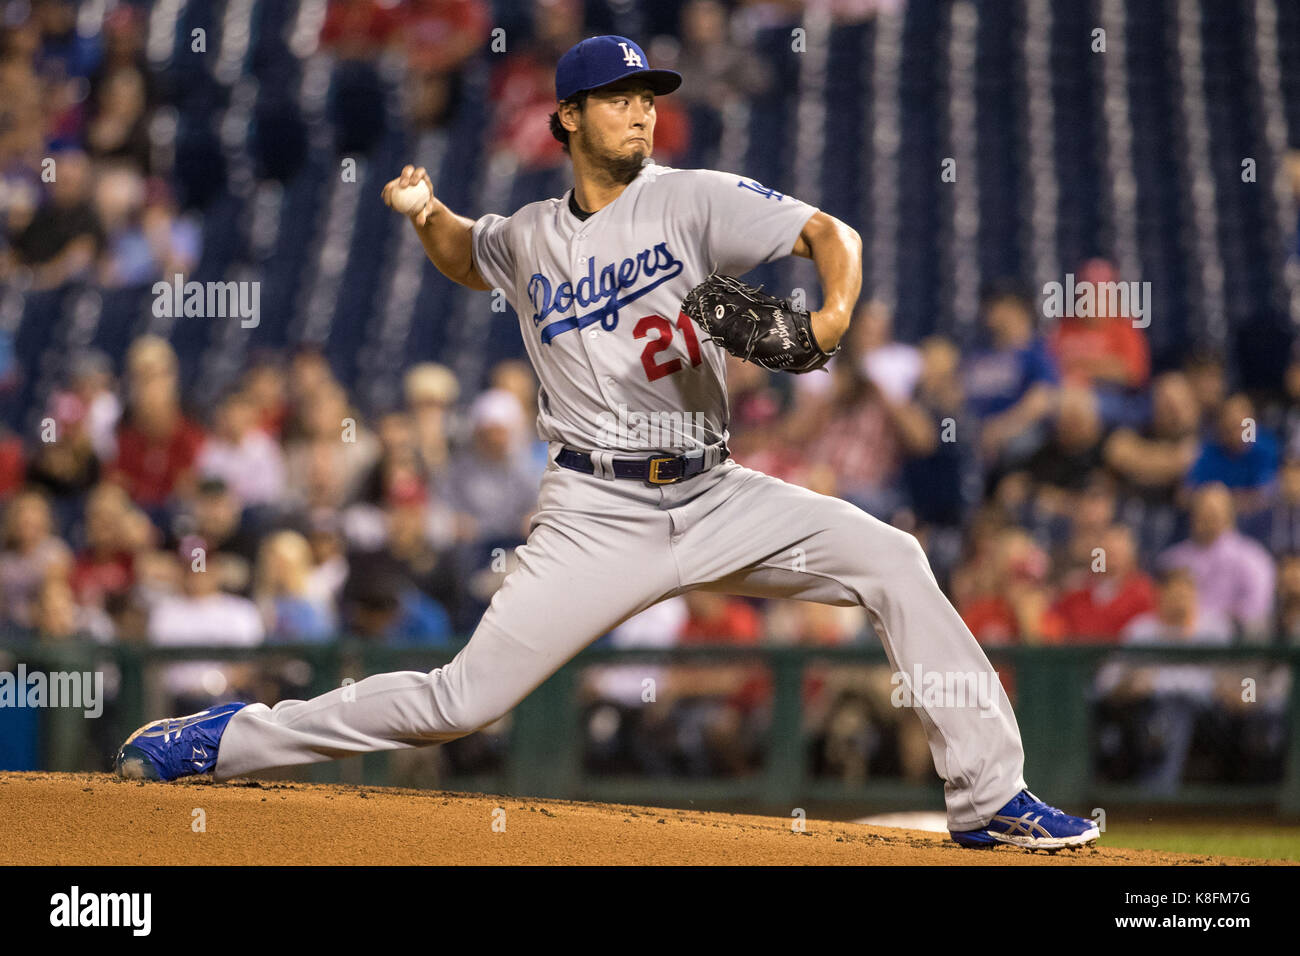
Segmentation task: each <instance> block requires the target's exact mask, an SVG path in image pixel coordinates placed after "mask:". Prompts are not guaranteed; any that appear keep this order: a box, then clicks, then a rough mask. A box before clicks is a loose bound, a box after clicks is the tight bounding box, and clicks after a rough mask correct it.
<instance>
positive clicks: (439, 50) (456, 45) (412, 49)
mask: <svg viewBox="0 0 1300 956" xmlns="http://www.w3.org/2000/svg"><path fill="white" fill-rule="evenodd" d="M490 24H491V18H490V17H489V15H488V10H487V6H486V5H485V4H484V3H482V0H412V2H411V3H410V5H409V7H406V8H405V9H404V16H403V18H402V39H403V42H404V44H405V46H406V62H407V65H408V66H409V67H410V68H411V69H412V70H414V71H416V72H418V73H451V72H455V71H456V70H458V69H460V66H461V64H462V63H464V62H465V61H466V60H467V59H469V58H470V56H472V55H473V53H474V51H475V50H476V49H478V47H479V46H481V45H482V43H483V41H484V40H486V39H487V35H488V29H489V27H490Z"/></svg>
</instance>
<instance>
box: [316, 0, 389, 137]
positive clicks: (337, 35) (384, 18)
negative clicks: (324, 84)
mask: <svg viewBox="0 0 1300 956" xmlns="http://www.w3.org/2000/svg"><path fill="white" fill-rule="evenodd" d="M401 28H402V12H401V10H400V9H399V8H398V7H397V6H396V5H394V4H390V3H383V2H380V0H330V3H329V7H328V8H327V11H326V14H325V22H324V24H323V25H322V27H321V32H320V44H321V46H322V47H323V48H325V49H326V50H328V51H329V52H330V53H332V54H333V55H334V58H335V64H334V71H333V76H332V78H331V82H330V92H329V118H330V122H331V125H332V127H333V128H334V134H335V148H336V150H337V151H338V154H339V155H341V156H342V155H350V154H366V153H368V152H369V151H370V149H371V148H372V147H373V146H374V145H375V143H376V142H378V140H379V137H380V136H381V135H383V131H384V117H385V115H386V113H387V111H386V109H385V104H384V100H385V89H384V84H383V82H382V80H381V79H380V74H379V71H378V69H377V63H378V62H379V60H380V58H381V57H382V56H383V55H384V54H385V53H386V52H388V50H389V49H391V48H393V47H394V46H395V45H396V41H397V39H398V37H399V35H400V31H401Z"/></svg>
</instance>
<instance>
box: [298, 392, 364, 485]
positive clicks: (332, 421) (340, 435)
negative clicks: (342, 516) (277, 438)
mask: <svg viewBox="0 0 1300 956" xmlns="http://www.w3.org/2000/svg"><path fill="white" fill-rule="evenodd" d="M309 400H310V402H311V404H309V405H307V406H306V407H304V408H302V409H301V413H300V414H301V420H300V421H301V427H302V434H301V437H299V438H295V439H292V440H290V441H289V442H288V444H287V449H286V452H285V462H286V467H287V477H288V483H289V486H290V487H291V488H293V489H295V490H298V489H308V491H309V495H308V500H309V501H310V502H311V503H312V504H313V505H317V504H328V505H333V506H334V507H341V506H342V505H343V504H345V503H346V502H349V501H352V500H354V499H355V498H356V496H357V495H358V493H359V492H360V489H361V484H362V482H363V481H364V480H365V477H366V475H367V474H368V473H369V471H370V469H371V468H372V467H374V464H375V462H376V461H377V460H378V458H379V454H380V445H379V440H378V439H377V438H376V437H375V435H374V433H373V432H371V431H370V429H369V428H367V427H366V426H365V424H364V423H363V422H362V419H361V416H360V415H359V414H358V413H357V412H356V411H355V410H354V409H353V408H352V407H351V404H350V402H349V400H348V395H347V392H345V391H344V390H343V387H342V386H340V385H338V384H337V383H336V382H334V381H333V379H332V378H331V379H329V380H328V381H326V382H323V383H322V384H320V385H319V386H317V387H316V388H315V390H314V391H313V392H312V393H311V397H310V399H309ZM321 479H327V481H328V485H324V484H322V483H321ZM313 487H315V488H316V489H318V490H325V494H324V495H323V496H322V498H321V499H320V500H313V499H312V498H311V496H310V490H311V489H312V488H313Z"/></svg>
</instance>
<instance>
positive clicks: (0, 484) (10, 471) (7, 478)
mask: <svg viewBox="0 0 1300 956" xmlns="http://www.w3.org/2000/svg"><path fill="white" fill-rule="evenodd" d="M26 472H27V466H26V463H25V462H24V459H23V442H22V439H21V438H19V437H18V436H17V435H14V434H3V433H0V500H3V499H5V498H8V497H9V496H10V495H12V494H13V493H14V492H16V491H17V490H18V489H19V488H21V487H22V486H23V476H24V475H25V474H26Z"/></svg>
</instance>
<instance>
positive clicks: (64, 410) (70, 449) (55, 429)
mask: <svg viewBox="0 0 1300 956" xmlns="http://www.w3.org/2000/svg"><path fill="white" fill-rule="evenodd" d="M89 412H90V409H89V408H88V407H87V405H86V403H85V402H84V401H83V400H82V399H81V397H80V396H79V395H77V394H76V393H74V392H65V391H60V392H55V393H54V394H53V395H52V396H51V397H50V403H49V406H48V407H47V409H46V419H45V422H48V425H47V424H46V423H45V422H43V423H42V427H41V442H40V443H39V444H38V445H37V446H36V453H35V455H34V456H33V458H32V461H31V463H30V464H29V465H28V467H27V480H28V482H29V483H30V484H32V485H35V486H37V487H39V488H41V489H43V490H44V491H45V492H46V494H48V495H49V497H50V499H51V501H52V503H53V504H54V507H55V512H56V518H57V524H58V525H60V526H63V527H66V526H67V525H69V524H71V521H72V511H73V510H74V509H75V508H77V507H79V506H80V502H81V499H82V498H83V497H84V495H85V494H86V492H87V491H89V490H90V488H92V487H93V486H94V485H95V483H96V482H98V481H99V473H100V466H99V458H98V456H97V455H96V454H95V448H94V445H93V444H92V442H91V435H90V430H89V428H88V427H87V426H88V424H89V423H88V421H87V418H88V415H89Z"/></svg>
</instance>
